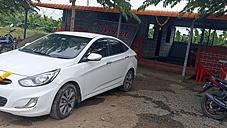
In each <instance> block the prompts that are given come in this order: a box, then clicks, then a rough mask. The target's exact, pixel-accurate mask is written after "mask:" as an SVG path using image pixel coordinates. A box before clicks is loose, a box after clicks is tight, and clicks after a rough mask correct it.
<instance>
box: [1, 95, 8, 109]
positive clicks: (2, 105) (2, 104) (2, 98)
mask: <svg viewBox="0 0 227 128" xmlns="http://www.w3.org/2000/svg"><path fill="white" fill-rule="evenodd" d="M6 102H7V99H6V98H4V97H1V96H0V107H4V106H5V104H6Z"/></svg>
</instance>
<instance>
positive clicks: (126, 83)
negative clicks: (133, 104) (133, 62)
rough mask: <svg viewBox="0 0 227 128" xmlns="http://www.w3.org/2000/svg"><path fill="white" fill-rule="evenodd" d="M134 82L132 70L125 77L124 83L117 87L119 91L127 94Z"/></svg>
mask: <svg viewBox="0 0 227 128" xmlns="http://www.w3.org/2000/svg"><path fill="white" fill-rule="evenodd" d="M133 81H134V72H133V70H129V71H128V72H127V74H126V76H125V79H124V83H123V85H122V86H120V87H119V89H120V90H121V91H124V92H128V91H130V90H131V89H132V85H133Z"/></svg>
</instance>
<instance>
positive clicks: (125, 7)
mask: <svg viewBox="0 0 227 128" xmlns="http://www.w3.org/2000/svg"><path fill="white" fill-rule="evenodd" d="M97 2H98V3H99V4H101V5H102V6H103V7H104V8H106V9H108V8H115V9H117V10H118V11H119V12H120V13H121V15H122V16H124V17H125V18H126V20H127V19H128V16H130V17H133V18H135V19H136V20H137V21H138V22H141V20H140V19H139V17H138V16H137V15H135V14H134V13H133V12H131V8H132V5H131V4H130V0H97Z"/></svg>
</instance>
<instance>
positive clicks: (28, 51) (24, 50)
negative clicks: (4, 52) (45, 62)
mask: <svg viewBox="0 0 227 128" xmlns="http://www.w3.org/2000/svg"><path fill="white" fill-rule="evenodd" d="M19 50H20V51H23V52H27V53H33V54H38V55H43V56H50V55H48V54H45V53H42V52H38V51H33V50H31V49H26V48H23V49H19Z"/></svg>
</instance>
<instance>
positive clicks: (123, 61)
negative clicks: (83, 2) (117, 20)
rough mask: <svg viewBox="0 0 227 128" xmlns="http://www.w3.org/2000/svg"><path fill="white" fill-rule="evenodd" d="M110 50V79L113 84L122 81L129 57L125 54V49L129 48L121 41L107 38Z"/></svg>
mask: <svg viewBox="0 0 227 128" xmlns="http://www.w3.org/2000/svg"><path fill="white" fill-rule="evenodd" d="M109 43H110V51H111V58H110V59H111V60H110V62H111V65H112V75H111V79H112V81H113V82H114V84H117V83H119V82H121V81H122V79H123V78H124V75H125V73H126V72H127V71H126V70H127V67H128V65H129V62H130V59H129V55H127V52H126V51H127V50H128V49H129V48H128V47H127V46H125V45H124V44H123V43H122V42H120V41H118V40H115V39H109Z"/></svg>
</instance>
